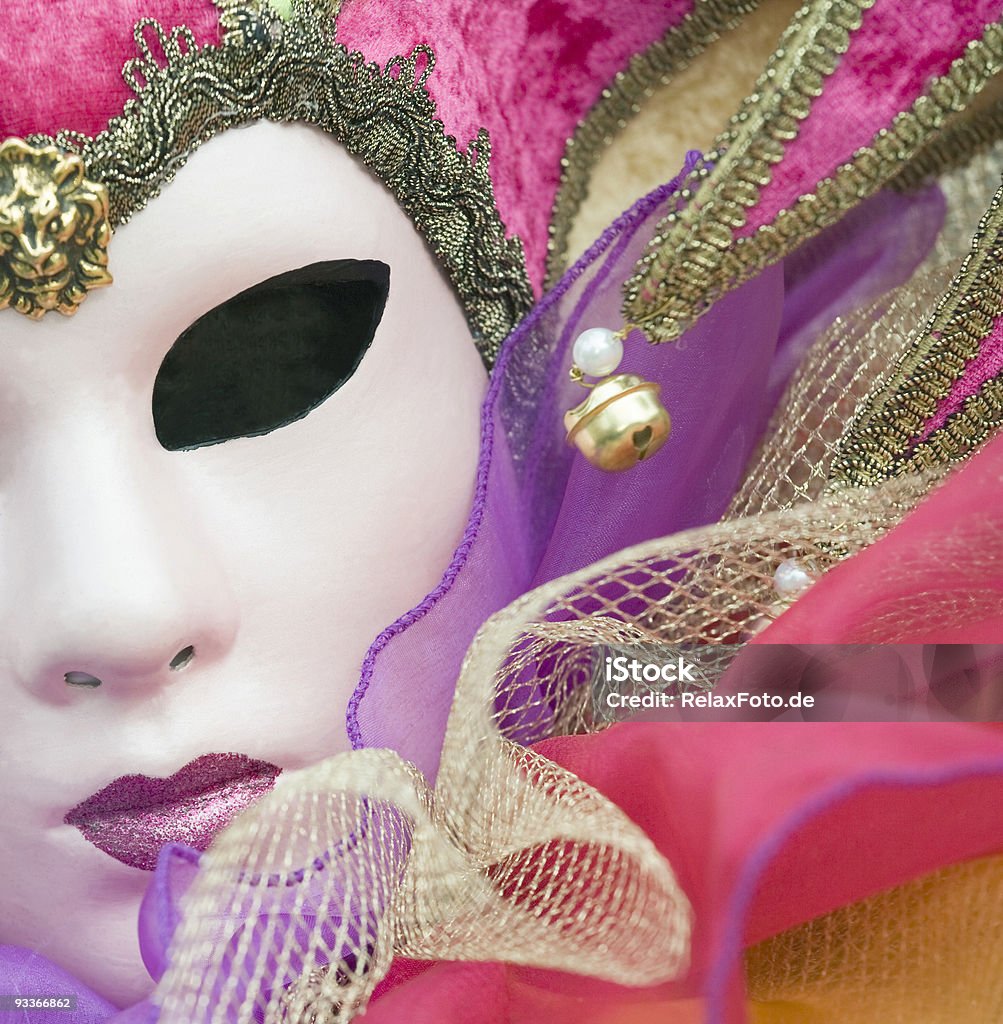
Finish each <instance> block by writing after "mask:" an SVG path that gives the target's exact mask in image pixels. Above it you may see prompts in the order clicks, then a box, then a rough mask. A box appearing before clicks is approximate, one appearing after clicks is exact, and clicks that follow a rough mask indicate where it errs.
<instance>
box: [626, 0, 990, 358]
mask: <svg viewBox="0 0 1003 1024" xmlns="http://www.w3.org/2000/svg"><path fill="white" fill-rule="evenodd" d="M872 2H873V0H828V2H822V0H818V2H816V3H814V4H812V5H809V6H807V7H805V8H802V10H801V11H800V12H799V13H798V15H797V16H796V17H795V19H794V21H793V22H792V24H791V25H790V27H789V28H788V30H787V32H786V33H785V35H784V38H783V40H782V41H781V45H780V48H779V49H778V50H777V51H776V53H775V55H774V57H773V58H772V59H771V61H770V63H769V65H768V66H767V69H766V72H765V73H764V76H763V79H762V80H761V81H762V87H761V88H760V87H757V90H756V91H755V92H754V93H753V94H752V95H750V97H749V98H748V99H747V100H746V102H745V103H744V104H743V106H742V108H741V109H740V110H739V111H738V113H737V114H736V115H735V117H734V118H733V119H732V124H731V126H730V127H729V129H728V131H726V132H725V133H724V134H723V135H722V136H721V137H720V138H719V139H718V141H717V148H716V150H715V151H714V152H712V153H711V154H708V156H707V158H706V159H705V161H704V162H703V164H702V165H701V166H699V167H698V168H697V169H696V172H695V174H694V175H693V176H692V179H691V182H692V184H697V182H699V179H700V178H701V177H702V178H703V179H704V180H703V182H702V183H700V184H699V185H698V187H697V188H695V189H693V188H692V185H691V183H686V184H685V185H684V189H683V192H682V193H681V202H682V203H685V205H684V206H682V208H681V209H677V210H676V211H675V212H674V213H670V214H669V216H668V217H667V218H666V219H665V221H663V223H662V225H660V227H659V229H658V232H657V233H656V235H655V237H654V239H653V240H652V242H651V243H650V245H649V248H648V250H647V252H646V253H645V255H644V256H643V257H642V259H641V260H640V261H639V262H638V265H637V269H636V273H635V275H634V277H632V278H631V280H630V281H628V283H627V285H626V288H625V299H624V304H623V314H624V318H625V320H626V321H627V322H628V323H633V324H637V325H639V326H641V327H642V328H643V329H644V330H645V332H646V333H647V335H648V337H649V339H650V340H651V341H654V342H664V341H672V340H674V339H676V338H678V337H679V336H680V335H681V334H682V333H683V332H684V331H685V330H686V329H687V328H688V327H689V326H690V324H691V323H692V322H693V321H694V320H695V319H696V318H697V317H699V316H701V315H702V314H703V313H704V312H706V310H707V309H709V308H710V306H711V305H712V304H713V302H714V301H716V299H718V298H719V297H720V296H721V295H723V294H724V293H726V292H727V291H730V290H731V289H733V288H735V287H737V286H738V285H739V284H741V283H742V282H744V281H746V280H748V279H749V278H751V277H752V276H754V275H755V274H757V273H759V272H760V271H761V270H762V269H763V268H764V267H766V266H769V265H770V264H772V263H775V262H777V261H778V260H780V259H781V258H783V257H784V256H786V255H787V254H788V253H789V252H791V251H792V250H793V249H794V248H796V247H797V246H798V245H800V244H801V243H802V242H804V241H805V240H806V239H808V238H810V237H812V236H813V235H816V234H818V233H819V232H820V231H822V230H823V228H825V227H828V226H829V225H830V224H833V223H835V222H836V221H837V220H838V219H839V218H840V217H842V216H843V215H844V214H845V213H846V212H847V211H849V210H850V209H852V208H853V207H854V206H856V205H857V204H859V203H860V202H862V201H863V200H864V199H866V198H868V197H869V196H871V195H873V194H874V193H875V192H876V191H877V190H878V189H879V188H881V187H882V186H883V185H884V184H885V183H886V182H887V181H888V180H889V179H890V178H892V177H893V176H894V175H896V174H897V173H899V171H900V170H901V168H902V166H903V163H904V162H905V161H908V160H910V159H911V158H912V157H913V156H915V155H916V154H917V153H918V152H919V151H920V150H921V149H922V148H923V147H924V146H925V145H926V144H927V143H928V142H929V140H930V139H932V138H933V137H935V136H936V134H937V133H938V132H939V130H940V129H941V127H942V126H943V125H944V123H945V121H946V120H947V119H948V118H949V116H950V115H951V114H952V113H954V112H957V111H960V110H963V109H964V108H965V107H966V106H967V105H968V103H969V102H971V100H972V99H973V97H974V96H976V95H977V94H978V92H979V91H980V90H981V89H982V88H983V86H984V85H985V84H986V83H987V82H988V81H989V79H990V78H992V76H993V75H995V74H996V73H997V72H998V71H999V70H1000V68H1001V67H1003V24H1001V23H993V24H992V25H989V26H987V28H986V30H985V32H984V33H983V35H982V37H981V38H980V39H978V40H974V41H973V42H971V43H969V45H968V47H967V48H966V50H965V52H964V54H963V55H962V56H961V57H959V58H958V59H957V60H955V61H954V63H953V64H952V65H951V68H950V70H949V71H948V72H947V73H946V74H945V75H942V76H940V77H939V78H936V79H934V80H933V81H932V82H931V83H930V85H929V86H928V88H927V91H926V93H925V94H924V95H923V96H920V97H919V98H918V99H917V100H916V102H915V103H914V104H913V105H912V107H911V108H910V109H909V110H907V111H903V112H901V113H900V114H898V115H897V116H896V117H895V118H894V120H893V121H892V123H891V124H890V125H889V126H888V127H886V128H883V129H881V130H880V131H879V132H878V133H877V134H876V135H875V136H874V139H873V140H872V142H871V145H870V146H868V147H864V148H862V149H860V150H858V151H857V152H856V153H855V154H854V155H853V158H852V159H851V160H850V161H849V162H848V163H846V164H843V165H842V166H841V167H839V168H838V169H837V170H836V172H835V173H834V174H833V175H832V176H831V177H829V178H825V179H823V180H822V181H820V182H819V183H818V185H817V187H816V191H815V192H814V193H812V194H808V195H804V196H801V197H799V198H798V200H797V202H796V203H794V205H793V206H791V207H788V208H786V209H784V210H781V211H780V213H779V214H778V215H777V217H776V218H775V219H774V220H773V221H772V222H771V223H769V224H765V225H763V226H761V227H760V228H758V229H757V230H756V232H755V233H754V234H752V235H750V236H748V237H743V238H738V239H736V238H735V237H734V236H735V232H736V231H737V230H738V229H739V228H741V227H742V226H743V225H744V224H745V221H746V210H747V209H749V208H750V207H752V206H755V205H756V203H757V202H758V201H759V196H760V193H761V190H762V188H763V187H764V186H765V185H766V184H767V183H768V182H769V181H770V179H771V177H772V166H773V165H774V164H776V163H778V162H779V161H780V160H781V159H782V157H783V155H784V152H785V150H786V146H787V144H788V143H789V142H790V141H791V140H793V139H794V138H796V137H797V135H798V132H799V130H800V122H801V121H803V120H804V119H805V118H806V117H807V116H808V113H809V111H810V109H811V103H812V101H813V99H814V98H816V97H817V96H819V95H820V94H821V92H822V89H823V85H824V81H825V79H826V78H827V77H828V76H829V75H831V74H832V73H833V72H834V71H835V69H836V67H837V65H838V63H839V58H840V57H841V56H842V55H843V54H844V53H845V52H846V50H847V49H848V47H849V41H850V34H851V32H853V31H855V30H856V29H857V28H859V26H860V23H861V19H862V16H863V12H864V10H866V9H867V8H868V7H870V6H871V4H872ZM688 186H689V187H688Z"/></svg>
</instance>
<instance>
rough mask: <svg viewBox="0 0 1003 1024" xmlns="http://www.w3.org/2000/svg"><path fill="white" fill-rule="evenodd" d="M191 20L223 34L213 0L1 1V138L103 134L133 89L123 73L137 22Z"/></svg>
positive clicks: (215, 36) (205, 40) (206, 40)
mask: <svg viewBox="0 0 1003 1024" xmlns="http://www.w3.org/2000/svg"><path fill="white" fill-rule="evenodd" d="M141 18H156V19H157V20H158V21H159V22H161V24H163V25H165V26H174V25H180V24H185V25H187V26H188V27H189V28H190V29H191V30H192V31H193V32H194V33H195V38H196V40H197V42H198V43H199V45H203V46H204V45H206V44H215V43H218V42H219V11H218V10H217V9H216V8H215V7H214V6H213V5H212V3H211V2H210V0H99V2H95V0H91V2H84V0H45V2H44V3H34V2H32V0H6V2H5V3H3V4H0V140H2V139H5V138H7V137H8V136H10V135H19V136H24V135H30V134H31V133H32V132H44V133H46V134H49V135H53V134H55V133H56V132H57V131H59V130H60V129H63V128H67V129H71V130H73V131H77V132H83V133H84V134H85V135H96V134H97V133H98V132H100V131H102V130H103V129H104V128H105V127H106V126H107V124H108V121H109V120H111V118H112V117H114V116H116V115H117V114H121V113H122V108H123V107H124V106H125V104H126V102H127V101H128V100H129V99H131V98H132V97H133V96H134V93H133V92H132V91H131V90H130V89H129V87H128V86H127V85H126V84H125V81H124V80H123V78H122V68H123V66H124V65H125V62H126V61H127V60H130V59H131V58H133V57H135V56H137V55H138V50H137V49H136V44H135V42H134V41H133V35H132V30H133V26H134V25H135V24H136V22H138V21H139V20H140V19H141Z"/></svg>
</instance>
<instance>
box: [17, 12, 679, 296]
mask: <svg viewBox="0 0 1003 1024" xmlns="http://www.w3.org/2000/svg"><path fill="white" fill-rule="evenodd" d="M692 2H693V0H643V2H642V0H608V2H607V3H605V4H604V5H602V6H601V7H600V6H598V5H596V4H595V3H592V2H589V0H504V2H491V3H485V2H483V0H437V2H434V3H433V2H426V0H382V2H376V0H346V2H345V4H344V6H343V9H342V12H341V15H340V17H339V21H338V30H337V36H338V39H339V41H340V42H342V43H344V44H345V45H346V46H348V47H349V48H350V49H357V50H360V51H361V52H362V53H364V54H365V56H366V57H367V58H368V59H369V60H374V61H377V62H379V63H381V64H382V63H385V62H386V61H387V60H389V59H390V58H391V57H394V56H397V55H398V54H407V53H410V52H411V50H412V49H413V48H414V47H415V46H416V45H418V44H419V43H425V44H429V45H431V46H432V47H433V49H434V50H435V53H436V69H435V72H434V74H433V75H432V77H431V79H430V80H429V83H428V85H429V91H430V93H431V94H432V96H433V97H434V99H435V101H436V103H437V106H438V112H439V116H440V118H441V119H442V121H443V123H444V124H445V125H446V128H447V131H449V132H450V133H451V134H454V135H455V136H456V137H457V139H458V141H459V143H460V145H461V146H464V147H465V146H466V145H467V144H468V143H469V142H470V141H471V140H472V139H473V138H474V137H475V136H476V134H477V131H478V129H480V128H481V127H484V128H487V129H488V131H489V132H490V134H491V138H492V143H493V146H492V149H493V152H492V163H491V167H492V176H493V178H494V181H495V189H496V198H497V201H498V206H499V209H500V211H501V214H502V219H503V220H504V221H505V223H506V225H507V227H508V230H509V233H511V234H517V235H519V236H520V237H521V238H522V240H523V242H524V244H525V247H526V253H527V258H528V264H529V270H530V277H531V279H532V281H533V283H534V285H535V286H536V287H537V288H538V287H539V285H540V283H541V281H542V278H543V268H544V260H545V257H546V246H547V230H548V225H549V221H550V212H551V208H552V205H553V201H554V196H555V194H556V191H557V184H558V181H559V176H560V160H561V156H562V154H563V151H564V145H565V142H566V140H567V138H568V137H569V136H570V135H571V133H572V132H573V131H574V128H575V125H576V124H577V122H578V121H579V119H580V118H581V117H582V116H583V115H584V114H585V113H586V111H587V110H588V109H589V108H590V107H591V106H592V104H593V103H594V102H595V101H596V100H597V99H598V97H599V94H600V92H601V91H602V89H603V87H604V86H605V85H606V84H607V83H608V82H609V81H610V79H612V78H613V76H614V75H615V74H616V73H617V71H619V70H620V69H621V68H624V67H625V66H626V65H627V63H628V62H629V60H630V58H631V57H632V56H633V55H634V54H635V53H636V52H638V51H639V50H642V49H644V48H645V47H647V46H648V45H649V44H650V43H651V42H653V41H654V40H655V39H657V38H658V37H660V36H661V35H663V34H664V33H665V32H666V31H667V30H668V29H669V28H670V27H671V26H672V25H674V24H676V23H677V22H678V21H679V20H680V19H681V18H682V17H683V15H684V14H686V13H687V12H688V11H689V10H690V9H691V7H692ZM217 15H218V12H217V9H216V8H215V7H214V6H213V4H212V3H211V2H210V0H91V2H84V0H45V3H44V4H40V3H35V2H32V0H8V2H6V3H4V4H2V5H0V138H5V137H7V136H9V135H22V136H23V135H27V134H30V133H32V132H46V133H50V134H51V133H54V132H55V131H57V130H59V129H61V128H69V129H73V130H76V131H80V132H84V133H86V134H88V135H94V134H96V133H97V132H99V131H101V130H102V129H103V128H104V127H105V126H106V125H107V123H108V121H109V119H110V118H112V117H113V116H115V115H116V114H119V113H121V111H122V107H123V106H124V105H125V102H126V101H127V100H128V99H129V98H131V96H132V93H131V92H130V91H129V89H128V88H127V87H126V85H125V83H124V82H123V81H122V76H121V70H122V66H123V64H125V62H126V61H127V60H128V59H129V58H131V57H134V56H136V48H135V46H134V43H133V38H132V29H133V25H134V24H135V22H136V21H138V20H139V19H140V18H141V17H153V18H156V19H157V20H158V21H160V22H161V23H162V24H163V25H164V26H165V27H171V26H174V25H178V24H182V23H183V24H187V25H188V26H189V27H191V28H192V29H193V30H194V32H195V36H196V39H197V40H198V42H199V43H200V44H205V43H216V42H218V39H219V29H218V22H217ZM674 170H675V168H666V169H665V175H664V177H665V179H666V180H667V179H668V178H669V177H671V174H672V172H673V171H674Z"/></svg>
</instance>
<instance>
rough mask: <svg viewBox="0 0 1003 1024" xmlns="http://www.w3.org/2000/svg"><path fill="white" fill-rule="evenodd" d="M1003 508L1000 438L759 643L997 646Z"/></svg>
mask: <svg viewBox="0 0 1003 1024" xmlns="http://www.w3.org/2000/svg"><path fill="white" fill-rule="evenodd" d="M1001 509H1003V435H1000V436H998V437H997V438H996V439H995V440H993V441H992V442H991V443H990V444H989V445H988V446H987V447H986V448H985V449H984V450H983V451H981V452H980V453H979V454H977V455H975V456H973V457H972V459H971V460H970V461H969V462H968V463H966V464H965V465H964V466H963V467H962V468H961V469H960V470H957V471H956V472H955V474H954V476H953V477H952V478H951V479H949V480H948V481H947V483H946V484H944V485H942V486H941V487H940V489H939V490H937V491H935V492H934V493H933V494H932V495H931V496H930V497H929V498H928V499H927V500H926V501H924V502H923V503H922V504H921V505H920V506H919V508H918V509H916V511H914V512H913V513H912V514H911V515H910V516H908V517H907V518H906V519H905V520H904V521H903V522H902V523H901V524H900V525H899V526H898V527H897V528H896V529H894V530H892V531H891V532H890V533H888V534H887V535H886V536H885V537H883V538H882V539H881V540H879V541H878V542H877V543H876V544H873V545H872V546H871V547H869V548H867V549H866V550H864V551H863V552H861V553H860V554H859V555H857V556H856V557H854V558H851V559H850V560H849V561H847V562H845V563H844V564H842V565H840V566H837V567H836V568H835V569H833V570H832V572H830V573H827V574H826V575H825V576H824V577H823V578H822V579H821V580H819V581H818V583H816V584H815V585H814V586H813V587H812V588H811V590H809V591H808V592H807V593H806V594H805V595H804V596H802V597H801V598H800V599H799V600H798V601H797V602H796V603H795V604H794V605H793V606H792V607H791V608H790V609H789V610H788V611H787V612H785V613H784V614H783V615H782V616H780V618H779V619H777V621H776V622H774V623H773V625H772V626H770V628H769V629H766V630H764V631H763V632H762V633H761V634H760V636H759V638H758V640H759V642H761V643H774V644H783V643H801V644H810V643H817V644H830V643H832V644H838V643H856V642H858V641H859V642H866V643H882V642H885V643H907V642H909V643H998V642H999V640H1000V637H1003V532H1001V530H1000V516H1001V513H1000V510H1001ZM918 595H921V597H920V596H918Z"/></svg>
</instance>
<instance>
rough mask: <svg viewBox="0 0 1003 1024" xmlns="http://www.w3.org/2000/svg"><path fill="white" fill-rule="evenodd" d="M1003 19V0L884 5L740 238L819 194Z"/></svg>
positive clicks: (853, 41) (874, 12)
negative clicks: (825, 182) (972, 43)
mask: <svg viewBox="0 0 1003 1024" xmlns="http://www.w3.org/2000/svg"><path fill="white" fill-rule="evenodd" d="M1001 15H1003V2H1001V0H924V2H923V3H922V4H917V3H910V2H908V0H878V2H877V3H876V4H875V5H874V6H873V7H872V8H871V9H870V10H868V11H866V12H865V13H864V16H863V21H862V23H861V26H860V28H859V29H858V30H857V31H856V32H854V33H851V36H850V47H849V49H848V50H847V52H846V54H845V55H844V56H843V58H842V59H841V61H840V64H839V67H838V68H837V69H836V71H835V73H834V74H833V75H832V76H831V77H830V78H829V79H828V80H827V81H826V83H825V86H824V88H823V92H822V95H821V96H819V97H818V99H816V100H815V101H814V103H813V104H812V108H811V113H810V114H809V116H808V118H807V119H806V120H805V121H804V122H803V123H802V124H801V127H800V131H799V132H798V136H797V138H796V139H794V140H793V141H792V142H791V143H790V144H789V145H788V147H787V150H786V152H785V153H784V157H783V159H782V160H781V161H780V163H779V164H778V165H776V166H775V167H774V168H773V176H772V178H771V180H770V182H769V184H768V185H766V187H765V188H764V189H763V191H762V193H761V194H760V197H759V201H758V203H757V204H756V205H755V206H754V207H753V208H752V209H750V210H749V213H748V220H747V221H746V224H745V226H744V227H743V228H741V229H740V230H739V232H738V234H739V235H749V234H751V233H752V232H753V231H754V230H755V229H756V228H758V227H761V226H762V225H763V224H768V223H770V222H771V221H772V220H773V219H774V218H775V217H776V215H777V214H778V213H779V211H780V210H782V209H784V208H785V207H787V206H790V205H791V204H793V203H794V201H795V200H796V199H797V197H798V196H801V195H805V194H806V193H808V192H813V191H814V190H815V186H816V184H817V183H818V182H819V181H820V180H821V179H822V178H825V177H827V176H829V175H830V174H832V172H833V171H834V170H835V169H836V168H837V167H838V166H839V165H840V164H842V163H845V162H846V161H847V160H849V159H850V157H851V156H852V155H853V153H854V152H855V151H856V150H857V149H859V148H860V147H861V146H866V145H868V144H869V143H870V142H871V140H872V139H873V137H874V136H875V134H876V133H877V132H878V130H879V129H881V128H884V127H886V126H887V125H888V124H889V123H890V122H891V120H892V118H893V117H894V116H895V115H896V114H897V113H898V112H899V111H900V110H905V109H906V108H907V107H909V106H911V105H912V104H913V102H914V101H915V100H916V99H917V97H918V96H919V95H920V94H921V93H922V92H923V90H924V88H925V86H926V84H927V82H928V81H929V79H930V78H932V77H934V76H937V75H942V74H944V73H945V72H946V71H947V70H948V68H949V67H950V65H951V62H952V61H953V60H955V59H956V58H957V57H959V56H961V54H962V52H963V51H964V48H965V46H966V44H967V43H968V42H969V40H971V39H975V38H978V37H979V36H980V35H981V34H982V31H983V29H984V27H985V26H986V25H987V24H990V23H992V22H994V21H997V20H998V19H999V18H1000V17H1001Z"/></svg>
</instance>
